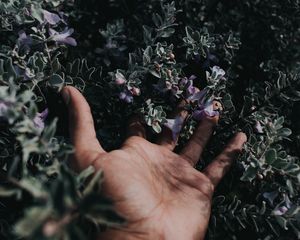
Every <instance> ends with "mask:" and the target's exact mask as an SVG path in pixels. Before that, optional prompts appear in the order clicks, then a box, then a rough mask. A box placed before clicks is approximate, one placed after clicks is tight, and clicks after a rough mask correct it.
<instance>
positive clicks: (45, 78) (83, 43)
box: [0, 0, 300, 240]
mask: <svg viewBox="0 0 300 240" xmlns="http://www.w3.org/2000/svg"><path fill="white" fill-rule="evenodd" d="M299 9H300V5H299V1H297V0H295V1H292V0H287V1H280V0H268V1H267V0H257V1H250V0H248V1H233V0H230V1H218V0H212V1H205V0H201V1H199V0H178V1H175V2H172V1H167V0H161V1H157V0H147V1H140V0H134V1H114V0H110V1H108V0H103V1H97V0H89V1H88V2H87V1H82V0H77V1H73V0H69V1H63V0H51V1H50V0H22V1H20V0H5V1H1V2H0V16H1V18H0V19H1V22H0V43H1V44H0V128H1V131H0V166H1V169H0V171H1V173H0V182H1V185H0V196H1V200H0V209H1V211H0V238H1V239H19V238H26V239H90V237H91V235H92V234H94V233H95V232H96V231H99V230H101V229H103V227H105V226H107V225H109V226H111V225H116V224H122V222H123V221H124V219H122V218H121V217H120V216H118V215H117V214H116V213H115V212H114V210H113V205H112V203H111V202H110V201H109V199H106V198H105V197H103V196H102V194H101V191H99V189H100V186H101V179H102V175H101V172H99V173H96V174H94V170H93V169H92V168H88V169H86V170H85V171H84V172H82V173H81V174H79V175H76V174H75V173H73V172H72V171H71V170H70V169H69V168H68V167H67V164H66V159H67V158H68V156H69V154H71V153H72V151H73V149H72V146H71V145H70V144H69V143H68V133H67V132H66V130H65V129H66V128H67V127H66V124H67V117H66V116H65V112H66V111H65V106H64V104H63V102H62V100H61V98H60V95H59V92H60V90H61V89H62V88H63V86H65V85H73V86H75V87H77V88H78V89H79V90H81V91H82V92H83V93H84V94H85V96H86V97H87V99H88V101H89V103H90V105H91V107H92V111H93V114H94V118H95V123H96V130H97V135H98V137H99V139H100V141H101V143H102V145H103V146H104V147H105V148H106V149H108V150H110V149H114V148H116V147H118V146H119V145H120V143H122V141H123V140H124V138H125V133H124V130H123V129H125V124H126V120H127V119H128V118H129V117H130V116H131V115H132V114H138V115H139V116H140V117H141V119H143V121H144V123H145V125H147V126H148V130H149V133H152V134H153V136H155V134H157V133H160V132H161V130H162V128H163V127H168V128H170V129H171V130H172V132H173V134H174V136H176V135H177V134H178V133H179V132H180V139H179V144H178V146H177V148H178V149H180V148H181V147H182V146H183V145H184V144H185V142H186V141H187V140H188V139H189V137H190V136H191V134H192V133H193V130H194V128H195V126H196V124H197V122H198V121H201V119H202V118H203V116H206V115H209V116H216V115H219V116H220V122H219V124H218V126H217V129H216V132H215V134H214V136H213V138H212V140H211V142H210V144H209V148H208V149H207V151H206V152H205V156H204V159H205V161H204V162H201V163H199V165H198V166H197V168H199V170H201V169H202V168H203V167H205V165H206V164H208V163H209V162H210V161H211V160H212V159H213V157H214V156H215V155H216V154H217V153H218V152H219V151H220V150H221V148H222V147H223V146H224V143H225V142H226V140H227V139H228V138H229V137H230V136H231V135H232V134H233V133H234V132H236V131H237V130H242V131H244V132H246V133H247V135H248V137H249V141H248V143H247V144H246V146H245V151H244V154H243V155H242V156H241V157H240V159H239V161H238V162H236V164H235V165H234V166H233V168H232V170H231V172H230V173H229V174H228V175H227V177H226V178H225V179H224V181H223V182H222V184H221V185H220V186H219V187H218V189H217V191H216V194H215V196H214V201H213V209H212V217H211V222H210V226H209V230H208V233H207V239H224V238H225V239H241V238H245V237H246V238H247V239H249V237H250V238H251V239H265V240H269V239H300V211H299V210H300V208H299V201H300V197H299V191H300V189H299V182H300V165H299V164H300V162H299V150H298V149H299V144H300V125H299V120H298V115H297V111H299V100H300V89H299V83H300V79H299V68H300V65H299V54H300V51H299V39H300V31H299V29H300V26H299V24H300V21H299ZM182 101H184V102H186V106H185V108H186V110H187V111H188V112H189V116H188V118H187V120H186V123H185V126H184V127H183V129H182V131H180V130H181V128H182V125H183V119H181V118H180V117H178V118H175V119H172V118H170V117H169V116H170V113H171V112H172V110H174V109H175V107H176V105H177V104H178V103H179V102H182ZM92 175H93V178H92V180H91V181H87V179H88V178H89V179H90V178H91V176H92ZM83 233H85V234H83ZM86 233H90V235H89V236H88V235H87V234H86Z"/></svg>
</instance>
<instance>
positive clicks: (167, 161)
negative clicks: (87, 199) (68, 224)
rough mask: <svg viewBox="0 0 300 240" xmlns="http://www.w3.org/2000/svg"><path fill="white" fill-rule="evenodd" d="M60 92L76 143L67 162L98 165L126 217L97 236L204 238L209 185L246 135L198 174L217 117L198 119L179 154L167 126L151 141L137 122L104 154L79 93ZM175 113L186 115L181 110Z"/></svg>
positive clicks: (217, 178) (106, 190) (79, 166)
mask: <svg viewBox="0 0 300 240" xmlns="http://www.w3.org/2000/svg"><path fill="white" fill-rule="evenodd" d="M63 97H64V99H65V101H66V103H67V104H68V109H69V119H70V134H71V139H72V143H73V144H74V147H75V153H74V156H73V157H72V162H71V165H72V167H73V168H74V169H76V170H77V171H80V170H83V169H85V168H87V167H88V166H90V165H92V166H94V167H95V168H96V169H101V170H103V172H104V183H103V191H104V193H105V194H106V195H107V196H108V197H110V198H111V199H112V200H113V201H114V203H115V207H116V210H117V212H118V213H119V214H120V215H122V216H124V217H125V218H126V219H127V224H126V225H124V226H123V227H121V228H119V229H109V230H108V231H106V232H104V233H103V234H101V236H100V238H101V239H109V240H113V239H118V240H119V239H151V240H153V239H171V240H176V239H179V240H183V239H186V240H189V239H197V240H199V239H203V238H204V236H205V233H206V229H207V226H208V222H209V218H210V209H211V199H212V195H213V192H214V189H215V187H216V186H217V184H218V183H219V182H220V180H221V179H222V177H223V176H224V175H225V173H226V172H227V171H228V169H229V167H230V165H231V163H232V161H233V159H234V158H235V157H236V156H237V154H238V153H239V152H240V151H241V150H242V145H243V144H244V142H245V141H246V136H245V134H243V133H238V134H236V136H235V137H234V138H233V139H232V140H231V141H230V143H229V144H228V146H227V147H226V148H225V149H224V151H223V152H222V153H221V154H220V155H219V156H218V157H217V158H216V159H215V160H214V161H213V162H212V163H211V164H210V165H209V166H208V167H206V169H205V170H204V171H203V172H202V173H201V172H199V171H197V170H196V169H195V168H194V165H195V164H196V163H197V162H198V160H199V158H200V156H201V153H202V151H203V149H204V147H205V145H206V143H207V142H208V140H209V138H210V136H211V134H212V132H213V128H214V126H215V124H216V123H217V118H216V117H215V118H207V119H204V120H202V121H201V123H200V124H199V126H198V128H197V129H196V131H195V133H194V135H193V136H192V138H191V139H190V141H189V142H188V143H187V145H186V146H185V147H184V148H183V150H182V151H181V153H180V154H176V153H174V152H173V150H174V147H175V145H176V140H174V139H173V137H172V134H171V133H170V131H168V130H167V129H165V130H164V131H163V133H162V134H161V135H160V136H159V139H158V141H157V144H153V143H150V142H149V141H147V140H146V139H145V129H144V128H143V125H142V124H141V123H140V122H138V121H133V122H132V123H131V124H130V125H129V131H128V132H129V135H130V137H129V138H128V139H127V140H126V141H125V142H124V144H123V146H122V148H121V149H119V150H115V151H112V152H109V153H108V152H105V151H104V150H103V149H102V147H101V146H100V144H99V142H98V140H97V138H96V134H95V130H94V124H93V119H92V116H91V112H90V108H89V105H88V103H87V102H86V100H85V99H84V97H83V96H82V95H81V94H80V92H79V91H77V90H76V89H75V88H73V87H65V88H64V89H63ZM179 114H181V115H182V116H185V115H186V113H185V112H184V111H181V112H180V113H179ZM100 238H99V239H100Z"/></svg>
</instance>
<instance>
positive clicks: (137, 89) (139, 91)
mask: <svg viewBox="0 0 300 240" xmlns="http://www.w3.org/2000/svg"><path fill="white" fill-rule="evenodd" d="M131 93H132V95H133V96H139V95H140V94H141V90H140V89H139V88H137V87H133V88H132V89H131Z"/></svg>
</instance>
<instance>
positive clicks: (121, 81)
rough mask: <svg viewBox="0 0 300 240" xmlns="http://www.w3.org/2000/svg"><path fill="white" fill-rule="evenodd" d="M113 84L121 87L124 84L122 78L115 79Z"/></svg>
mask: <svg viewBox="0 0 300 240" xmlns="http://www.w3.org/2000/svg"><path fill="white" fill-rule="evenodd" d="M115 83H116V84H117V85H123V84H124V83H125V79H124V78H116V81H115Z"/></svg>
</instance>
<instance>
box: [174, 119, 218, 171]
mask: <svg viewBox="0 0 300 240" xmlns="http://www.w3.org/2000/svg"><path fill="white" fill-rule="evenodd" d="M218 120H219V117H218V116H215V117H205V118H204V119H202V120H201V122H200V123H199V125H198V127H197V128H196V130H195V132H194V134H193V135H192V137H191V139H190V140H189V141H188V143H187V144H186V146H185V147H184V148H183V149H182V150H181V153H180V156H182V157H183V158H184V159H186V160H187V161H188V162H189V163H190V164H191V165H193V166H194V165H196V164H197V162H198V161H199V159H200V157H201V154H202V152H203V149H204V148H205V146H206V144H207V142H208V141H209V139H210V137H211V135H212V133H213V131H214V127H215V126H216V124H217V122H218Z"/></svg>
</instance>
